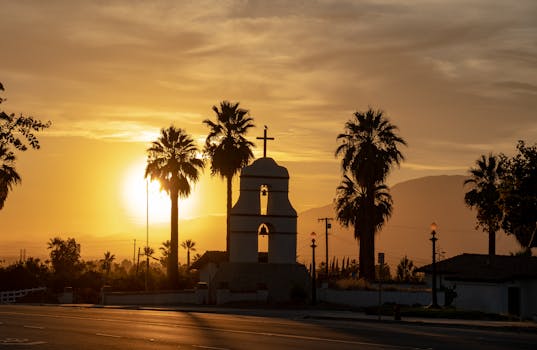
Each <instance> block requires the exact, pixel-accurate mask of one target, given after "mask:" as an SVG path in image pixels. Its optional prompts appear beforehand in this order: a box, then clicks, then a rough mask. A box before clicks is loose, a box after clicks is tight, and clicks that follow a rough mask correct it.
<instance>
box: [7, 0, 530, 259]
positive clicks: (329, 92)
mask: <svg viewBox="0 0 537 350" xmlns="http://www.w3.org/2000/svg"><path fill="white" fill-rule="evenodd" d="M0 14H1V18H2V20H1V21H0V33H1V38H2V39H1V41H0V47H1V48H2V55H1V58H0V81H1V82H2V83H3V85H4V87H5V89H6V91H5V92H4V93H2V96H3V97H5V98H7V101H6V102H5V103H3V104H2V105H1V106H0V109H1V110H4V111H6V112H16V113H23V114H25V115H32V116H35V117H38V118H40V119H44V120H49V119H50V120H52V122H53V126H52V127H51V128H50V130H47V131H46V132H43V133H41V134H40V140H41V142H42V149H41V150H39V151H28V152H25V153H23V154H19V157H18V163H17V169H18V171H19V173H20V174H21V176H22V179H23V181H22V184H21V185H19V186H17V187H15V189H14V191H13V192H12V193H11V194H10V195H9V197H8V199H7V202H6V206H5V207H4V209H2V210H1V211H0V234H1V236H2V238H1V240H2V243H1V244H0V260H1V259H5V258H6V257H8V256H18V254H19V249H21V248H25V249H26V251H27V253H26V254H27V255H32V256H42V255H44V254H46V250H45V246H46V241H48V239H49V238H51V237H53V236H57V235H60V236H62V237H64V238H67V237H76V238H77V240H79V241H81V242H82V244H83V247H82V249H83V257H84V256H86V257H90V256H92V257H93V256H100V255H102V252H104V251H106V250H112V252H115V253H116V255H118V258H124V257H125V258H126V257H129V256H130V257H131V256H132V241H133V239H135V238H136V239H138V240H145V229H146V228H145V190H146V189H145V184H144V180H143V170H144V165H145V164H144V163H145V158H146V155H145V149H146V148H147V147H148V143H149V142H150V141H151V140H153V139H155V138H156V137H157V135H158V132H159V129H160V128H162V127H167V126H169V125H170V124H172V123H173V124H174V125H175V126H177V127H181V128H184V129H186V131H187V132H188V133H190V134H191V135H192V136H193V137H194V138H195V139H196V140H197V142H198V145H199V146H200V148H201V147H202V146H203V142H204V140H205V137H206V134H207V128H206V127H205V126H204V125H203V124H202V120H203V119H206V118H213V117H214V115H213V112H212V111H211V107H212V106H213V105H215V104H218V103H219V102H220V101H222V100H225V99H226V100H230V101H240V104H241V106H242V107H243V108H246V109H248V110H249V111H250V114H251V116H252V117H253V118H254V120H255V123H256V125H257V128H255V129H253V130H252V132H251V133H250V134H249V135H248V136H249V139H250V140H252V141H256V140H255V137H256V136H261V135H262V133H263V125H267V126H268V127H269V136H273V137H275V138H276V140H275V141H272V142H270V143H269V146H268V155H269V156H270V157H273V158H274V159H275V160H276V161H277V162H278V163H279V164H281V165H283V166H286V167H287V168H288V170H289V172H290V175H291V182H290V187H291V193H290V198H291V202H292V203H293V205H294V207H295V208H296V209H297V211H298V212H301V211H304V210H307V209H310V208H314V207H319V206H322V205H326V204H328V203H330V202H331V201H332V199H333V197H334V194H335V188H336V187H337V185H338V183H339V180H340V178H341V172H340V169H339V164H338V161H337V160H336V159H335V158H334V151H335V148H336V145H337V144H336V136H337V134H338V133H340V132H342V131H343V125H344V123H345V122H346V121H347V120H348V119H349V118H350V117H351V116H352V113H353V112H354V111H357V110H360V111H364V110H366V109H367V108H368V106H371V107H373V108H380V109H383V110H384V111H385V112H386V113H387V115H388V117H389V118H390V120H391V121H392V122H393V123H394V124H396V125H397V126H398V127H399V129H400V135H401V136H402V137H403V138H404V139H405V140H406V141H407V142H408V147H407V148H406V149H404V150H403V152H404V154H405V156H406V161H405V162H404V163H403V164H402V166H401V168H400V169H396V170H394V171H393V173H392V174H391V176H390V178H389V183H390V184H395V183H397V182H400V181H403V180H408V179H412V178H417V177H421V176H427V175H439V174H465V173H466V172H467V169H468V168H469V167H470V166H472V164H473V163H474V161H475V159H477V158H478V157H479V156H480V155H481V154H483V153H488V152H491V151H493V152H505V153H507V154H512V153H513V152H514V146H515V144H516V141H517V140H519V139H523V140H526V141H527V142H529V143H534V142H535V141H536V135H537V115H536V110H537V20H536V19H537V2H535V1H533V0H528V1H523V0H517V1H493V0H483V1H435V0H430V1H411V2H408V3H407V4H403V3H402V2H401V1H329V0H326V1H313V0H312V1H246V0H244V1H71V0H69V1H68V0H66V1H46V2H43V1H7V0H0ZM255 154H256V157H259V156H260V155H261V154H262V144H259V143H258V144H257V148H256V150H255ZM209 175H210V172H209V170H208V169H207V170H206V172H205V175H204V176H203V178H202V180H201V181H200V182H199V183H197V184H196V185H195V187H194V189H193V194H192V196H191V198H189V200H188V201H186V202H183V203H181V205H180V214H179V215H180V218H195V217H203V216H207V215H223V214H224V212H225V183H224V181H222V180H220V179H217V178H210V176H209ZM151 192H152V195H151V203H152V204H151V211H150V224H151V226H150V232H151V235H152V236H151V237H152V238H151V239H152V241H154V242H155V243H154V244H153V245H154V246H158V244H159V243H160V242H162V241H163V240H165V239H167V238H168V237H169V228H168V225H169V223H168V217H169V212H168V209H167V208H166V205H167V201H166V199H165V195H162V196H163V197H164V199H161V200H159V199H156V198H155V197H157V196H158V189H157V187H153V185H151ZM237 196H238V181H237V182H236V183H235V187H234V198H235V199H236V198H237ZM224 232H225V227H223V228H222V231H221V232H217V233H215V238H214V240H213V241H211V242H205V241H198V246H199V249H198V251H200V252H203V251H204V250H205V249H222V248H223V247H224V239H225V237H224ZM179 234H180V241H182V240H183V239H185V238H191V239H193V240H196V233H195V232H182V231H181V226H180V227H179ZM96 237H100V238H99V239H96ZM85 254H86V255H85ZM92 254H93V255H92ZM129 254H131V255H129Z"/></svg>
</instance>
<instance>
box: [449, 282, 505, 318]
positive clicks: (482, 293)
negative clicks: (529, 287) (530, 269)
mask: <svg viewBox="0 0 537 350" xmlns="http://www.w3.org/2000/svg"><path fill="white" fill-rule="evenodd" d="M444 285H450V286H451V287H452V286H455V292H456V293H457V297H456V298H455V299H454V300H453V306H455V307H456V308H457V309H463V310H475V311H483V312H490V313H496V314H507V311H508V310H507V285H506V284H497V283H478V282H461V281H457V282H451V283H450V282H446V283H444Z"/></svg>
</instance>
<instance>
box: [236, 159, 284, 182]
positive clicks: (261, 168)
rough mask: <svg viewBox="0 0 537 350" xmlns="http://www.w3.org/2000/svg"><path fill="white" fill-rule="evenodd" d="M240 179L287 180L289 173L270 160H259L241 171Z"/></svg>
mask: <svg viewBox="0 0 537 350" xmlns="http://www.w3.org/2000/svg"><path fill="white" fill-rule="evenodd" d="M241 177H272V178H274V177H276V178H285V179H288V178H289V172H288V171H287V169H286V168H284V167H283V166H279V165H278V164H276V162H275V161H274V159H272V158H268V157H267V158H259V159H257V160H256V161H255V162H253V163H252V164H251V165H249V166H247V167H245V168H243V169H242V172H241Z"/></svg>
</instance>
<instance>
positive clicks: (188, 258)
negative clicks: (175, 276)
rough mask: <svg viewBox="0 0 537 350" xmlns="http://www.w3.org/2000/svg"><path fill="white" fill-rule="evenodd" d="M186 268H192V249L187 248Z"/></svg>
mask: <svg viewBox="0 0 537 350" xmlns="http://www.w3.org/2000/svg"><path fill="white" fill-rule="evenodd" d="M186 270H187V272H188V271H189V270H190V249H187V250H186Z"/></svg>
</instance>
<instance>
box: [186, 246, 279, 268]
mask: <svg viewBox="0 0 537 350" xmlns="http://www.w3.org/2000/svg"><path fill="white" fill-rule="evenodd" d="M228 257H229V255H228V253H227V252H221V251H217V250H208V251H206V252H205V253H203V255H202V256H201V257H200V258H199V259H198V260H196V261H194V262H193V263H192V265H190V268H191V269H194V270H199V269H201V268H202V267H203V266H205V265H207V264H209V263H214V264H217V265H218V264H220V263H223V262H227V261H228ZM258 261H259V262H260V263H266V262H268V253H267V252H259V253H258Z"/></svg>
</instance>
